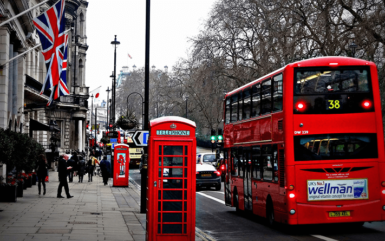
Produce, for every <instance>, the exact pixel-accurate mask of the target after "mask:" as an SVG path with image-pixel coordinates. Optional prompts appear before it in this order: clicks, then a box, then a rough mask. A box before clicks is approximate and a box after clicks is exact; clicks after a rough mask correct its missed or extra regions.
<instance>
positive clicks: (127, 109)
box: [127, 92, 144, 129]
mask: <svg viewBox="0 0 385 241" xmlns="http://www.w3.org/2000/svg"><path fill="white" fill-rule="evenodd" d="M133 94H137V95H139V96H140V98H142V129H143V127H144V124H143V118H144V112H143V103H144V101H143V96H142V95H141V94H139V93H138V92H132V93H131V94H129V95H128V96H127V117H128V97H130V96H131V95H133Z"/></svg>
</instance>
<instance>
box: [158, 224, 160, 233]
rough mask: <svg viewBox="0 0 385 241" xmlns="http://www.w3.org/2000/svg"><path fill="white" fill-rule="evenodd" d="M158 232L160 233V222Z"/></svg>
mask: <svg viewBox="0 0 385 241" xmlns="http://www.w3.org/2000/svg"><path fill="white" fill-rule="evenodd" d="M158 233H160V224H158Z"/></svg>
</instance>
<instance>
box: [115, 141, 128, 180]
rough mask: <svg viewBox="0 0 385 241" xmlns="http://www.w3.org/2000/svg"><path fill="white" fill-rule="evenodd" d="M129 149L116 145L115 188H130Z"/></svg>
mask: <svg viewBox="0 0 385 241" xmlns="http://www.w3.org/2000/svg"><path fill="white" fill-rule="evenodd" d="M129 163H130V154H129V147H128V145H126V144H116V145H115V148H114V173H113V177H114V187H128V166H129Z"/></svg>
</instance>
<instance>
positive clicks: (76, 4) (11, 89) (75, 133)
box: [0, 0, 89, 152]
mask: <svg viewBox="0 0 385 241" xmlns="http://www.w3.org/2000/svg"><path fill="white" fill-rule="evenodd" d="M41 2H43V0H0V23H1V22H3V21H6V20H7V19H9V18H11V17H12V16H15V15H17V14H19V13H21V12H23V11H25V10H26V9H29V8H30V7H32V6H34V5H36V4H39V3H41ZM56 2H57V0H50V1H48V2H47V3H45V4H43V5H41V6H40V7H38V8H36V9H34V10H32V11H30V12H28V13H27V14H24V15H22V16H21V17H19V18H17V19H15V20H14V21H12V22H10V23H9V24H6V25H5V26H2V27H0V128H4V129H6V128H10V129H11V130H13V131H17V132H23V133H32V136H33V138H34V139H36V140H37V141H38V142H40V143H41V144H43V146H44V147H46V148H48V147H49V145H50V144H51V142H50V137H51V133H50V132H49V124H50V123H51V124H52V123H54V122H53V121H55V122H56V124H57V125H55V126H54V127H55V129H59V130H60V134H59V135H60V142H59V143H56V144H57V147H58V149H57V151H59V152H68V151H71V150H85V147H86V133H85V123H86V117H87V109H88V102H87V100H88V97H89V96H88V87H87V86H85V82H86V79H85V78H86V76H85V66H86V65H85V63H86V56H87V49H88V45H87V35H86V22H87V21H86V19H87V8H88V1H85V0H66V9H65V18H66V30H70V31H69V32H68V34H69V51H68V68H67V85H68V88H69V90H70V95H69V96H62V97H60V101H55V102H54V103H53V104H51V106H49V107H47V106H46V104H47V101H48V99H49V95H50V91H45V92H44V94H43V95H39V92H40V90H41V88H42V84H43V80H44V79H45V76H46V67H45V63H44V58H43V56H42V54H41V47H40V46H39V45H40V40H39V37H38V35H37V33H36V30H35V27H34V25H33V23H32V19H33V18H34V17H36V16H38V15H40V14H41V13H43V12H44V11H46V10H47V9H48V8H50V7H51V6H52V5H53V4H54V3H56ZM27 51H28V52H27ZM25 52H27V53H25ZM22 53H25V54H24V55H23V56H22V57H18V58H16V59H15V60H13V61H10V62H9V60H10V59H12V58H13V57H15V56H18V55H20V54H22ZM4 63H6V64H4ZM31 120H34V121H31ZM32 122H33V123H34V124H35V123H36V122H38V123H39V127H40V128H37V130H36V129H35V130H33V131H32V129H34V128H35V125H32ZM31 126H34V127H33V128H31ZM46 127H47V128H46ZM30 131H31V132H30ZM47 151H49V150H47Z"/></svg>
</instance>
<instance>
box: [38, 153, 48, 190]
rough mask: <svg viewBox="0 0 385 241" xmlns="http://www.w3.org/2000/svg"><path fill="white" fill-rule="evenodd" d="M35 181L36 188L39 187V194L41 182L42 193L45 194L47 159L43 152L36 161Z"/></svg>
mask: <svg viewBox="0 0 385 241" xmlns="http://www.w3.org/2000/svg"><path fill="white" fill-rule="evenodd" d="M36 170H37V172H36V174H37V181H38V188H39V195H40V194H41V184H42V183H43V188H44V191H43V195H45V191H46V189H45V178H46V177H47V175H48V165H47V159H46V158H45V156H44V155H43V154H40V155H39V160H38V163H37V168H36Z"/></svg>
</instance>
